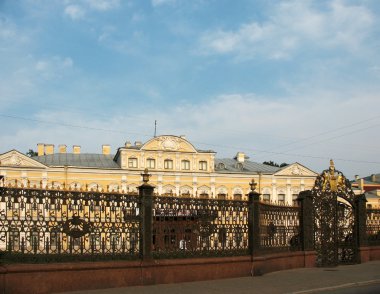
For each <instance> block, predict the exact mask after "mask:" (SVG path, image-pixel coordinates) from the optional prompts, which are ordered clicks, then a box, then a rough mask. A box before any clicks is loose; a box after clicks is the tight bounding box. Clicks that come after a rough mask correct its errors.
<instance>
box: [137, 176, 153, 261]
mask: <svg viewBox="0 0 380 294" xmlns="http://www.w3.org/2000/svg"><path fill="white" fill-rule="evenodd" d="M141 175H142V177H143V182H144V183H143V184H142V185H141V186H139V187H138V189H139V195H140V201H141V238H140V256H141V259H142V260H144V261H148V260H151V259H152V222H153V219H152V216H153V190H154V187H153V186H151V185H149V184H148V181H149V177H150V174H148V169H145V170H144V173H143V174H141Z"/></svg>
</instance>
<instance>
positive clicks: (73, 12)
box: [64, 0, 120, 20]
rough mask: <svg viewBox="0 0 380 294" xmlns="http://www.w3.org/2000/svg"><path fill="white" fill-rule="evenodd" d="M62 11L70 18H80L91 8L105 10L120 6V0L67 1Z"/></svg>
mask: <svg viewBox="0 0 380 294" xmlns="http://www.w3.org/2000/svg"><path fill="white" fill-rule="evenodd" d="M66 4H67V5H66V6H65V9H64V13H65V14H66V15H68V16H69V17H70V18H71V19H72V20H81V19H84V18H85V17H86V15H87V14H89V12H90V11H91V10H94V11H99V12H106V11H109V10H113V9H116V8H118V7H119V6H120V0H81V1H70V0H69V1H67V2H66Z"/></svg>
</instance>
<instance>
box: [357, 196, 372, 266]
mask: <svg viewBox="0 0 380 294" xmlns="http://www.w3.org/2000/svg"><path fill="white" fill-rule="evenodd" d="M366 202H367V200H366V198H365V195H364V194H360V195H357V196H356V197H355V229H356V231H355V234H356V237H357V244H355V245H357V247H358V251H359V252H358V262H359V263H360V262H366V261H368V259H369V257H368V256H366V253H367V251H366V250H365V249H364V248H363V247H367V246H368V240H367V232H366V222H367V208H366Z"/></svg>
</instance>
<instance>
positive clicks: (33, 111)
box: [0, 0, 380, 179]
mask: <svg viewBox="0 0 380 294" xmlns="http://www.w3.org/2000/svg"><path fill="white" fill-rule="evenodd" d="M155 120H156V121H157V135H178V136H179V135H186V138H187V139H188V140H189V141H190V142H191V143H193V144H194V146H195V147H196V148H198V149H203V150H204V149H207V150H208V149H212V150H214V151H216V152H217V155H216V156H217V157H219V158H232V157H234V156H235V155H236V153H237V152H245V153H246V154H247V155H248V156H249V157H250V160H252V161H255V162H263V161H269V160H272V161H274V162H277V163H282V162H286V163H293V162H299V163H301V164H302V165H304V166H306V167H308V168H310V169H311V170H313V171H315V172H318V173H320V172H321V171H322V170H324V169H326V168H328V166H329V159H330V158H332V159H334V162H335V166H336V168H337V169H338V170H340V171H342V172H343V173H344V174H345V175H346V177H348V178H350V179H353V178H354V175H359V176H361V177H364V176H367V175H370V174H373V173H380V131H379V129H380V1H378V0H357V1H353V0H328V1H327V0H315V1H312V0H299V1H296V0H282V1H279V0H192V1H188V0H151V1H149V0H108V1H107V0H0V125H1V130H0V154H1V153H5V152H7V151H9V150H11V149H16V150H18V151H20V152H23V153H25V152H27V151H28V150H29V149H34V150H36V148H37V143H46V144H54V145H55V146H56V149H57V147H58V145H60V144H66V145H67V146H68V150H69V151H70V150H71V148H72V145H80V146H81V148H82V151H81V152H83V153H101V145H102V144H110V145H111V149H112V153H115V152H116V151H117V148H118V147H121V146H123V145H124V143H125V142H126V141H130V142H132V144H133V143H134V142H135V141H142V142H145V141H147V140H149V139H150V138H152V137H153V136H154V125H155Z"/></svg>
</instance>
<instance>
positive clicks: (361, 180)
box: [358, 179, 364, 190]
mask: <svg viewBox="0 0 380 294" xmlns="http://www.w3.org/2000/svg"><path fill="white" fill-rule="evenodd" d="M358 186H359V187H358V188H359V189H360V190H364V180H363V179H360V180H359V185H358Z"/></svg>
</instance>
